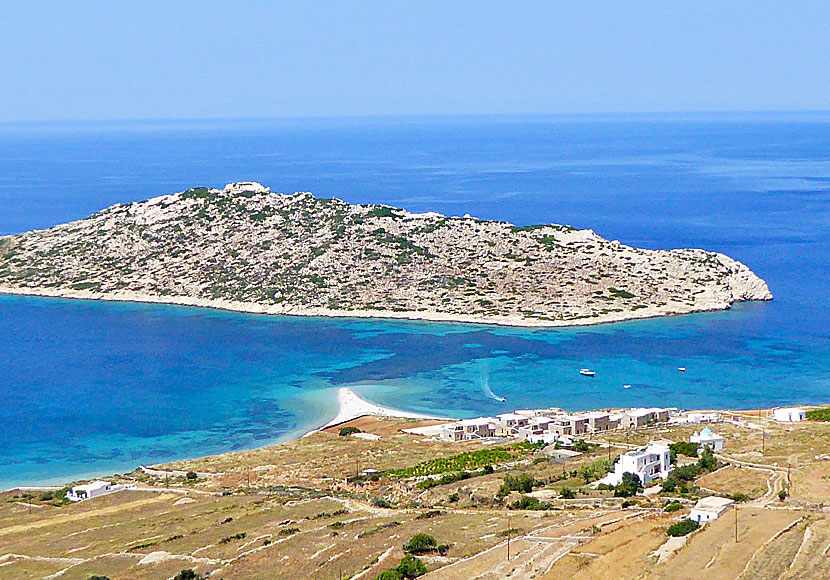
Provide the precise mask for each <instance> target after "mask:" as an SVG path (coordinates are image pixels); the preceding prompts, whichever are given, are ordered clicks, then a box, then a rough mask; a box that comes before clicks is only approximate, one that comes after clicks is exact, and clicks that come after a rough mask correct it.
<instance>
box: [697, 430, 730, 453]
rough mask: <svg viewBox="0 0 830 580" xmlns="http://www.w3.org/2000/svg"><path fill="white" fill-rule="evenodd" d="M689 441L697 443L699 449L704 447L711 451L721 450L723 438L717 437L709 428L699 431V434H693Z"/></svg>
mask: <svg viewBox="0 0 830 580" xmlns="http://www.w3.org/2000/svg"><path fill="white" fill-rule="evenodd" d="M689 441H691V442H692V443H697V444H698V445H699V446H700V448H701V449H703V448H704V447H709V448H710V449H711V450H712V451H720V450H721V449H723V436H722V435H718V434H717V433H715V432H714V431H712V430H711V429H709V427H704V428H703V429H701V430H700V433H697V432H695V434H694V435H692V436H691V437H689Z"/></svg>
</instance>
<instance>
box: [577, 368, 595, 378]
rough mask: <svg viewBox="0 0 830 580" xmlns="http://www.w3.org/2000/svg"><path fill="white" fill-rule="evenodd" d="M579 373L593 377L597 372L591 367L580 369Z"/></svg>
mask: <svg viewBox="0 0 830 580" xmlns="http://www.w3.org/2000/svg"><path fill="white" fill-rule="evenodd" d="M579 374H580V375H582V376H583V377H592V376H594V375H595V374H597V373H595V372H594V371H592V370H591V369H579Z"/></svg>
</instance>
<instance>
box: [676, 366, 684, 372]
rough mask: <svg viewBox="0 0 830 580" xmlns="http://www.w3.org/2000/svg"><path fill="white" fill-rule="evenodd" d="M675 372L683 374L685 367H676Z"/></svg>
mask: <svg viewBox="0 0 830 580" xmlns="http://www.w3.org/2000/svg"><path fill="white" fill-rule="evenodd" d="M677 370H678V371H680V372H681V373H685V372H686V367H677Z"/></svg>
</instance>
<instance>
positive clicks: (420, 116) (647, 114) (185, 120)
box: [0, 109, 830, 127]
mask: <svg viewBox="0 0 830 580" xmlns="http://www.w3.org/2000/svg"><path fill="white" fill-rule="evenodd" d="M826 114H830V109H723V110H670V111H669V110H667V111H595V112H554V113H551V112H544V113H542V112H537V113H529V112H528V113H412V114H408V113H400V114H397V113H396V114H379V115H365V114H355V115H297V116H262V117H257V116H254V117H248V116H238V117H237V116H229V117H113V118H105V119H90V118H85V119H27V120H0V127H25V126H38V125H108V124H119V123H123V124H139V123H182V124H190V123H216V122H251V121H272V122H273V121H279V122H292V121H293V122H321V121H322V122H325V121H393V120H403V121H414V120H441V119H446V120H451V119H457V120H462V119H470V120H473V119H494V120H496V119H505V120H507V119H519V118H540V119H586V120H590V119H597V118H637V117H641V118H655V117H683V116H689V117H703V116H725V117H731V116H751V115H758V116H771V115H826Z"/></svg>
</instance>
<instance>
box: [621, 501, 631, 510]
mask: <svg viewBox="0 0 830 580" xmlns="http://www.w3.org/2000/svg"><path fill="white" fill-rule="evenodd" d="M633 505H634V502H633V501H628V500H624V501H623V502H622V503H621V504H620V507H621V508H623V509H625V508H627V507H631V506H633Z"/></svg>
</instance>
